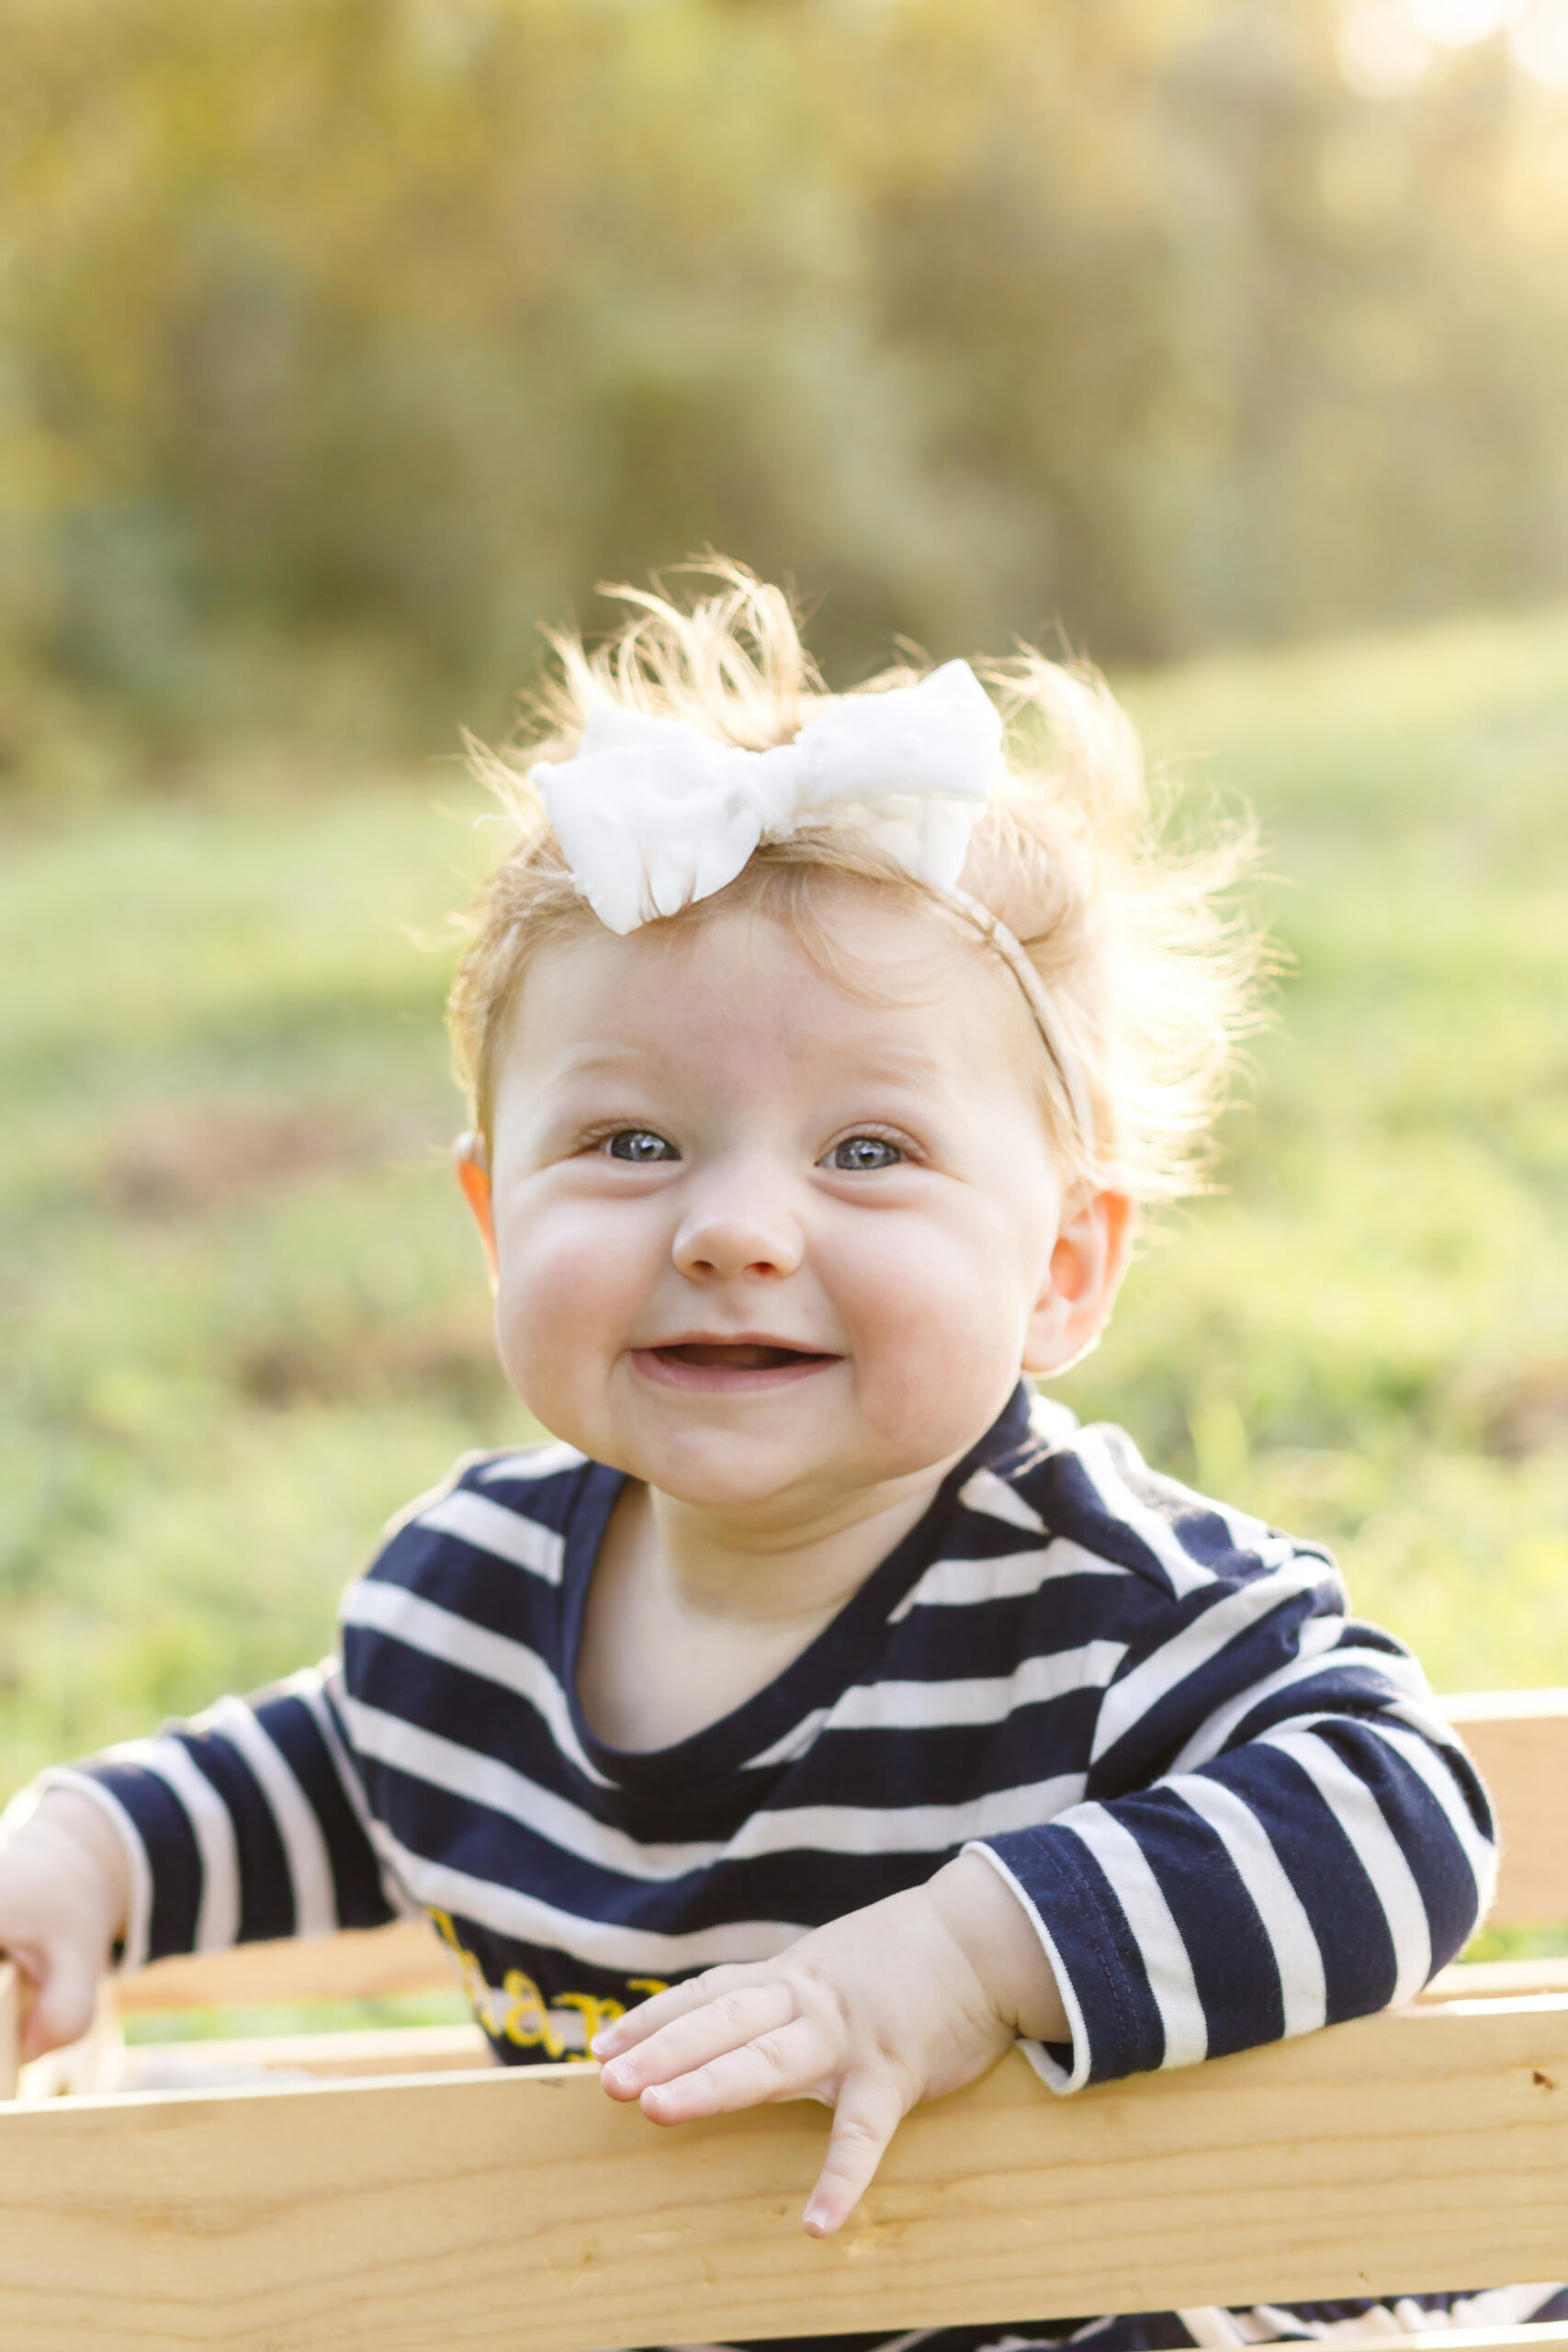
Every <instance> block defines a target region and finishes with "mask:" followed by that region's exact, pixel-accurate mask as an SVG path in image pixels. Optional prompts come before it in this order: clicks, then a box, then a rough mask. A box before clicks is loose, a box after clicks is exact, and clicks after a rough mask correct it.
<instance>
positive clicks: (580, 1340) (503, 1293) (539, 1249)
mask: <svg viewBox="0 0 1568 2352" xmlns="http://www.w3.org/2000/svg"><path fill="white" fill-rule="evenodd" d="M636 1290H637V1283H636V1269H635V1265H634V1264H633V1263H632V1262H630V1261H629V1260H628V1253H627V1252H626V1250H625V1249H624V1248H623V1247H617V1246H616V1243H615V1238H614V1237H610V1238H606V1237H605V1236H604V1234H603V1233H602V1232H596V1231H595V1230H594V1229H593V1221H592V1220H591V1219H587V1218H569V1219H563V1220H560V1221H558V1222H556V1221H551V1220H541V1221H540V1223H539V1224H538V1225H537V1226H536V1227H534V1228H533V1229H532V1230H530V1231H529V1232H527V1233H526V1235H525V1238H523V1239H522V1240H521V1242H520V1243H519V1246H518V1247H516V1248H515V1249H513V1250H507V1249H505V1248H503V1249H502V1265H501V1286H500V1291H499V1294H498V1297H497V1306H496V1336H497V1340H498V1341H499V1344H500V1349H501V1359H502V1364H503V1365H504V1367H505V1370H506V1375H507V1378H508V1379H509V1380H510V1381H511V1383H512V1385H513V1387H514V1388H515V1389H516V1391H517V1393H518V1395H519V1396H520V1397H522V1399H523V1401H524V1403H525V1405H526V1406H527V1407H528V1408H529V1409H530V1411H532V1412H534V1413H536V1414H537V1415H538V1416H539V1418H540V1419H542V1420H544V1421H545V1422H546V1423H547V1425H548V1426H549V1427H551V1428H557V1429H558V1428H559V1426H560V1414H561V1412H562V1410H563V1409H564V1408H567V1407H568V1406H569V1405H576V1404H577V1403H579V1402H580V1401H581V1400H580V1398H579V1392H580V1391H581V1390H583V1389H585V1388H590V1389H591V1388H592V1386H593V1385H595V1384H596V1383H597V1382H598V1381H600V1380H602V1378H603V1376H604V1369H605V1367H606V1365H607V1363H609V1362H610V1361H611V1360H613V1358H614V1356H615V1353H616V1352H617V1351H618V1350H619V1347H620V1346H621V1344H622V1340H623V1335H624V1333H625V1331H626V1328H627V1324H628V1321H629V1319H630V1317H632V1316H633V1315H634V1314H635V1312H636ZM552 1414H554V1416H555V1418H554V1419H552V1418H551V1416H552ZM561 1433H562V1434H563V1435H564V1434H565V1432H564V1430H562V1431H561Z"/></svg>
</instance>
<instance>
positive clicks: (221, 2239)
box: [0, 1997, 1568, 2352]
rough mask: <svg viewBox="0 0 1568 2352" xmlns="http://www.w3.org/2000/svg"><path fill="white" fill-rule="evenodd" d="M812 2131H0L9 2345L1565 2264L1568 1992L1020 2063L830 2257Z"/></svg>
mask: <svg viewBox="0 0 1568 2352" xmlns="http://www.w3.org/2000/svg"><path fill="white" fill-rule="evenodd" d="M825 2128H826V2119H825V2117H823V2115H822V2114H821V2112H820V2110H818V2109H814V2108H812V2107H811V2106H809V2105H791V2106H788V2107H784V2108H776V2109H769V2108H763V2109H753V2110H752V2111H750V2112H749V2113H747V2114H744V2115H739V2116H732V2117H728V2118H725V2119H722V2120H716V2121H715V2122H712V2123H709V2124H705V2125H688V2126H686V2127H684V2129H683V2130H682V2131H679V2132H673V2133H669V2134H662V2133H660V2132H659V2131H657V2130H656V2129H655V2128H654V2127H653V2126H652V2125H650V2124H649V2123H647V2122H646V2121H645V2120H643V2118H642V2117H641V2115H640V2114H639V2113H638V2112H637V2109H635V2108H633V2109H626V2108H623V2107H616V2106H614V2105H612V2104H611V2102H610V2101H608V2100H607V2099H605V2098H604V2096H603V2094H602V2093H601V2091H600V2090H599V2087H598V2086H597V2083H596V2082H595V2080H594V2078H593V2075H592V2071H591V2070H590V2069H588V2068H586V2067H576V2068H573V2067H562V2068H548V2069H544V2068H541V2069H538V2070H531V2069H530V2070H520V2071H517V2072H512V2073H508V2072H503V2071H499V2070H498V2071H496V2072H494V2073H492V2074H491V2075H478V2074H472V2075H456V2076H439V2075H437V2076H429V2077H426V2078H424V2079H423V2080H420V2081H400V2082H390V2083H369V2084H342V2085H339V2084H331V2085H318V2086H310V2087H305V2088H300V2089H291V2090H288V2091H280V2092H276V2093H271V2094H269V2093H266V2092H255V2093H251V2094H249V2095H231V2094H227V2093H222V2092H212V2093H200V2092H194V2093H190V2094H186V2095H183V2096H173V2097H164V2098H150V2099H139V2098H135V2097H132V2098H124V2099H112V2098H88V2099H80V2100H62V2101H60V2102H59V2103H58V2104H57V2105H55V2106H52V2107H47V2108H38V2109H23V2108H18V2107H13V2108H10V2109H6V2110H5V2111H4V2112H0V2311H3V2312H4V2313H5V2342H6V2352H79V2347H80V2346H82V2345H84V2344H85V2343H87V2342H91V2343H92V2344H93V2346H95V2352H152V2347H154V2346H155V2347H157V2352H174V2347H184V2346H224V2347H226V2352H264V2347H271V2346H281V2345H283V2344H285V2343H287V2345H288V2347H289V2352H328V2347H331V2352H372V2348H373V2352H429V2348H430V2346H433V2345H435V2344H448V2345H461V2346H463V2352H519V2347H520V2346H522V2345H524V2344H526V2346H528V2352H586V2347H592V2346H630V2345H636V2344H647V2343H649V2342H670V2341H673V2342H682V2341H684V2342H688V2343H690V2342H703V2341H707V2342H714V2341H716V2340H719V2339H722V2338H726V2337H728V2338H731V2339H733V2338H734V2337H737V2336H740V2337H745V2336H766V2335H806V2334H812V2333H818V2332H837V2331H840V2330H848V2329H855V2328H877V2327H881V2328H888V2329H895V2328H904V2327H909V2326H914V2325H925V2326H932V2325H939V2324H943V2323H957V2322H963V2321H968V2322H989V2321H994V2320H1006V2319H1010V2318H1021V2317H1026V2316H1033V2317H1042V2318H1043V2317H1049V2316H1050V2315H1052V2314H1062V2313H1073V2312H1099V2311H1117V2310H1121V2311H1127V2310H1134V2311H1135V2310H1148V2309H1159V2308H1168V2307H1171V2306H1173V2305H1174V2306H1177V2307H1182V2306H1188V2305H1192V2304H1202V2303H1214V2302H1251V2301H1262V2300H1267V2301H1283V2300H1287V2299H1289V2300H1298V2299H1302V2298H1308V2297H1310V2298H1319V2297H1332V2296H1341V2295H1350V2294H1381V2293H1388V2292H1394V2291H1403V2290H1406V2289H1408V2288H1409V2287H1410V2285H1411V2284H1412V2282H1413V2281H1419V2282H1421V2283H1423V2284H1429V2285H1431V2286H1441V2285H1443V2284H1445V2283H1447V2284H1451V2285H1464V2286H1467V2287H1483V2286H1489V2285H1500V2284H1504V2283H1506V2282H1507V2281H1510V2280H1513V2279H1518V2278H1551V2277H1561V2276H1562V2275H1563V2274H1564V2273H1565V2272H1568V2198H1565V2197H1564V2194H1563V2188H1562V2183H1563V2180H1564V2178H1565V2177H1568V2000H1563V1999H1561V1998H1551V1997H1546V1998H1540V1999H1537V2000H1532V2001H1521V2002H1506V2003H1495V2004H1491V2005H1486V2004H1466V2008H1465V2012H1464V2013H1463V2014H1455V2013H1454V2012H1452V2011H1450V2010H1448V2009H1445V2008H1442V2007H1436V2008H1432V2009H1429V2010H1409V2011H1405V2012H1404V2013H1402V2014H1399V2015H1395V2016H1385V2017H1381V2018H1363V2019H1359V2020H1358V2021H1356V2022H1355V2023H1353V2024H1349V2025H1345V2026H1338V2027H1335V2028H1333V2029H1331V2030H1328V2031H1326V2032H1324V2033H1319V2034H1313V2035H1309V2036H1306V2037H1305V2038H1303V2040H1301V2041H1292V2042H1287V2043H1284V2044H1280V2045H1276V2046H1275V2047H1273V2048H1270V2049H1267V2050H1260V2051H1251V2052H1245V2053H1243V2054H1241V2055H1239V2056H1235V2057H1232V2058H1223V2059H1218V2060H1216V2061H1214V2062H1213V2064H1210V2065H1208V2066H1204V2067H1194V2068H1190V2069H1187V2070H1184V2071H1182V2072H1180V2073H1176V2074H1170V2075H1155V2076H1149V2077H1145V2078H1144V2079H1142V2080H1141V2081H1138V2082H1135V2083H1133V2084H1128V2085H1111V2086H1105V2087H1104V2088H1102V2089H1100V2090H1096V2091H1090V2092H1088V2093H1085V2094H1082V2095H1081V2096H1080V2097H1078V2098H1075V2099H1072V2100H1058V2099H1056V2098H1054V2097H1053V2096H1052V2094H1051V2093H1050V2092H1048V2091H1046V2090H1045V2089H1043V2086H1041V2085H1040V2084H1039V2083H1038V2082H1037V2081H1036V2080H1035V2078H1034V2077H1033V2075H1032V2074H1031V2073H1030V2072H1029V2070H1028V2068H1027V2066H1026V2064H1025V2063H1024V2061H1023V2059H1022V2058H1021V2056H1020V2055H1018V2054H1017V2053H1016V2052H1015V2053H1011V2054H1010V2055H1009V2057H1008V2058H1006V2059H1005V2060H1004V2061H1003V2062H1002V2064H1000V2065H999V2066H998V2067H997V2068H996V2069H995V2070H994V2071H993V2072H992V2073H991V2074H990V2075H987V2077H986V2078H985V2079H984V2081H982V2082H980V2083H977V2084H976V2085H975V2086H972V2087H971V2088H970V2089H969V2090H967V2091H965V2092H963V2093H961V2094H960V2095H959V2096H958V2097H957V2098H952V2099H947V2100H943V2101H942V2102H940V2103H938V2104H936V2105H933V2106H930V2107H927V2108H923V2109H919V2110H917V2111H916V2112H915V2113H914V2114H913V2115H911V2116H910V2117H909V2118H908V2120H906V2122H905V2123H904V2125H903V2127H902V2129H901V2130H900V2131H899V2134H898V2137H897V2140H896V2142H895V2143H894V2145H893V2147H892V2149H891V2150H890V2152H889V2154H888V2156H887V2159H886V2162H885V2164H884V2166H883V2170H882V2173H881V2174H880V2176H879V2177H878V2179H877V2181H876V2183H875V2184H874V2187H873V2188H872V2191H871V2193H870V2195H869V2197H868V2199H867V2200H866V2203H865V2206H864V2209H863V2211H862V2212H861V2213H860V2214H859V2215H857V2216H856V2218H855V2220H854V2222H852V2224H851V2226H850V2227H849V2229H848V2230H847V2231H846V2232H845V2233H843V2235H842V2236H841V2237H840V2238H838V2239H835V2240H832V2241H829V2243H827V2244H825V2245H817V2244H813V2243H812V2242H811V2241H809V2240H807V2238H806V2237H805V2236H804V2234H803V2233H802V2232H801V2229H800V2212H801V2208H802V2205H803V2203H804V2201H805V2198H806V2195H807V2190H808V2188H809V2187H810V2184H811V2181H812V2178H813V2177H814V2175H815V2171H816V2167H817V2165H818V2161H819V2159H820V2156H821V2152H822V2147H823V2141H824V2133H825Z"/></svg>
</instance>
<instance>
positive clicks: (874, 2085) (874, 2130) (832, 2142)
mask: <svg viewBox="0 0 1568 2352" xmlns="http://www.w3.org/2000/svg"><path fill="white" fill-rule="evenodd" d="M903 2116H904V2100H903V2098H902V2097H901V2095H900V2093H899V2091H898V2088H897V2084H896V2083H894V2081H893V2080H892V2078H891V2077H890V2076H889V2075H883V2074H877V2073H874V2072H873V2070H872V2069H871V2068H870V2067H869V2066H859V2067H857V2068H856V2069H855V2071H854V2072H853V2073H852V2074H851V2075H845V2077H844V2084H843V2088H842V2089H841V2090H840V2093H839V2103H838V2106H837V2108H836V2109H834V2112H833V2129H832V2131H831V2133H830V2134H829V2141H828V2154H827V2157H826V2159H825V2160H824V2163H823V2165H822V2169H821V2171H820V2173H819V2174H818V2177H817V2186H816V2188H814V2189H813V2190H812V2192H811V2199H810V2202H809V2203H808V2204H807V2208H806V2233H807V2236H808V2237H813V2238H830V2237H831V2236H832V2234H833V2233H834V2231H835V2230H838V2229H841V2228H842V2227H843V2225H844V2223H845V2222H847V2221H848V2220H849V2218H850V2215H851V2214H852V2212H853V2211H854V2210H855V2207H856V2206H857V2205H858V2204H859V2203H860V2200H861V2199H862V2198H863V2196H864V2194H865V2192H866V2190H867V2189H868V2188H870V2186H871V2182H872V2178H873V2176H874V2173H875V2171H876V2167H877V2165H879V2164H880V2163H881V2162H882V2158H883V2155H884V2153H885V2151H886V2147H887V2143H888V2142H889V2141H890V2140H891V2139H892V2137H893V2134H894V2132H895V2131H897V2129H898V2126H899V2124H900V2122H901V2121H902V2120H903Z"/></svg>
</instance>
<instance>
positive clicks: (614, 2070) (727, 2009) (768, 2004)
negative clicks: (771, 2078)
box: [600, 1979, 795, 2121]
mask: <svg viewBox="0 0 1568 2352" xmlns="http://www.w3.org/2000/svg"><path fill="white" fill-rule="evenodd" d="M794 2014H795V1996H794V1995H793V1994H792V1993H791V1992H790V1989H789V1987H788V1985H784V1984H783V1983H781V1982H779V1981H778V1980H777V1979H775V1980H774V1981H773V1983H771V1984H765V1985H737V1986H736V1988H735V1989H734V1991H733V1992H728V1993H716V1994H714V1995H713V1996H711V1997H710V1998H709V1999H708V2000H706V2001H705V2002H704V2003H703V2004H702V2006H701V2007H699V2008H693V2009H689V2010H688V2011H687V2012H686V2014H685V2016H684V2017H676V2018H671V2019H670V2020H669V2022H668V2023H667V2024H665V2025H662V2026H660V2029H659V2030H658V2031H657V2032H656V2033H653V2034H650V2035H649V2038H648V2040H647V2041H641V2042H638V2043H637V2046H636V2048H635V2049H631V2050H627V2051H626V2052H623V2053H622V2055H621V2056H619V2057H616V2058H612V2059H611V2060H610V2061H609V2063H608V2064H607V2065H606V2066H605V2068H604V2078H603V2079H604V2088H605V2089H606V2090H607V2091H608V2092H609V2094H610V2096H611V2098H637V2096H638V2095H639V2094H640V2093H641V2092H643V2091H645V2090H646V2089H648V2087H649V2085H651V2084H657V2083H671V2082H673V2081H674V2080H675V2078H676V2077H677V2076H678V2075H689V2074H691V2073H692V2072H693V2070H694V2068H697V2067H703V2066H706V2065H707V2064H708V2062H709V2061H710V2060H711V2059H716V2058H719V2057H722V2056H723V2055H724V2053H725V2052H727V2051H739V2050H740V2049H742V2048H743V2047H744V2046H745V2044H746V2043H748V2042H750V2041H755V2040H756V2038H757V2036H758V2035H759V2034H771V2033H773V2031H774V2030H776V2029H777V2028H778V2027H780V2026H784V2025H787V2024H788V2022H789V2020H790V2018H792V2017H793V2015H794ZM600 2046H601V2047H602V2046H603V2042H602V2041H601V2044H600ZM738 2104H740V2105H744V2104H746V2102H745V2101H739V2102H738ZM693 2112H694V2113H697V2112H701V2113H704V2114H708V2115H713V2114H716V2113H717V2112H718V2110H717V2109H716V2108H704V2109H700V2110H699V2109H693ZM660 2120H661V2121H663V2120H667V2119H665V2118H663V2117H662V2116H661V2117H660ZM668 2120H673V2119H672V2118H671V2119H668Z"/></svg>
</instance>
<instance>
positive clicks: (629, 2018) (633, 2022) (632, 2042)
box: [592, 1967, 756, 2059]
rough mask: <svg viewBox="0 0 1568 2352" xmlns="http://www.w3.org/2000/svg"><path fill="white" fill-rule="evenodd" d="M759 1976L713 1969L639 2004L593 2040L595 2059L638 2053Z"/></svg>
mask: <svg viewBox="0 0 1568 2352" xmlns="http://www.w3.org/2000/svg"><path fill="white" fill-rule="evenodd" d="M755 1973H756V1972H755V1970H754V1969H751V1968H744V1967H726V1968H709V1969H705V1971H704V1973H703V1974H702V1975H701V1976H693V1977H689V1978H688V1979H687V1981H686V1983H685V1984H684V1985H668V1986H666V1988H665V1990H664V1991H663V1992H662V1993H655V1994H654V1996H653V1997H652V1999H651V2000H648V2001H639V2002H638V2003H637V2007H636V2008H635V2009H627V2010H626V2013H625V2015H624V2016H622V2017H618V2018H611V2020H610V2022H609V2024H608V2025H605V2026H601V2028H600V2029H599V2031H598V2032H597V2033H596V2034H595V2035H594V2037H593V2043H592V2049H593V2055H594V2057H595V2058H605V2059H608V2058H616V2057H619V2055H620V2053H621V2052H622V2051H623V2050H634V2049H635V2048H636V2047H637V2043H638V2042H639V2041H648V2040H649V2036H650V2035H652V2034H655V2033H658V2032H659V2031H660V2028H661V2027H664V2026H667V2025H669V2024H670V2023H671V2020H672V2019H673V2018H683V2017H685V2016H687V2015H688V2014H689V2013H690V2012H691V2011H692V2010H693V2009H700V2008H705V2007H706V2006H707V2004H708V2003H709V2002H710V2001H713V2000H716V1999H717V1997H718V1996H719V1995H720V1994H721V1993H724V1992H729V1991H732V1990H733V1989H734V1988H735V1987H736V1986H737V1985H744V1984H747V1983H749V1982H750V1979H751V1978H752V1977H753V1975H754V1974H755Z"/></svg>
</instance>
